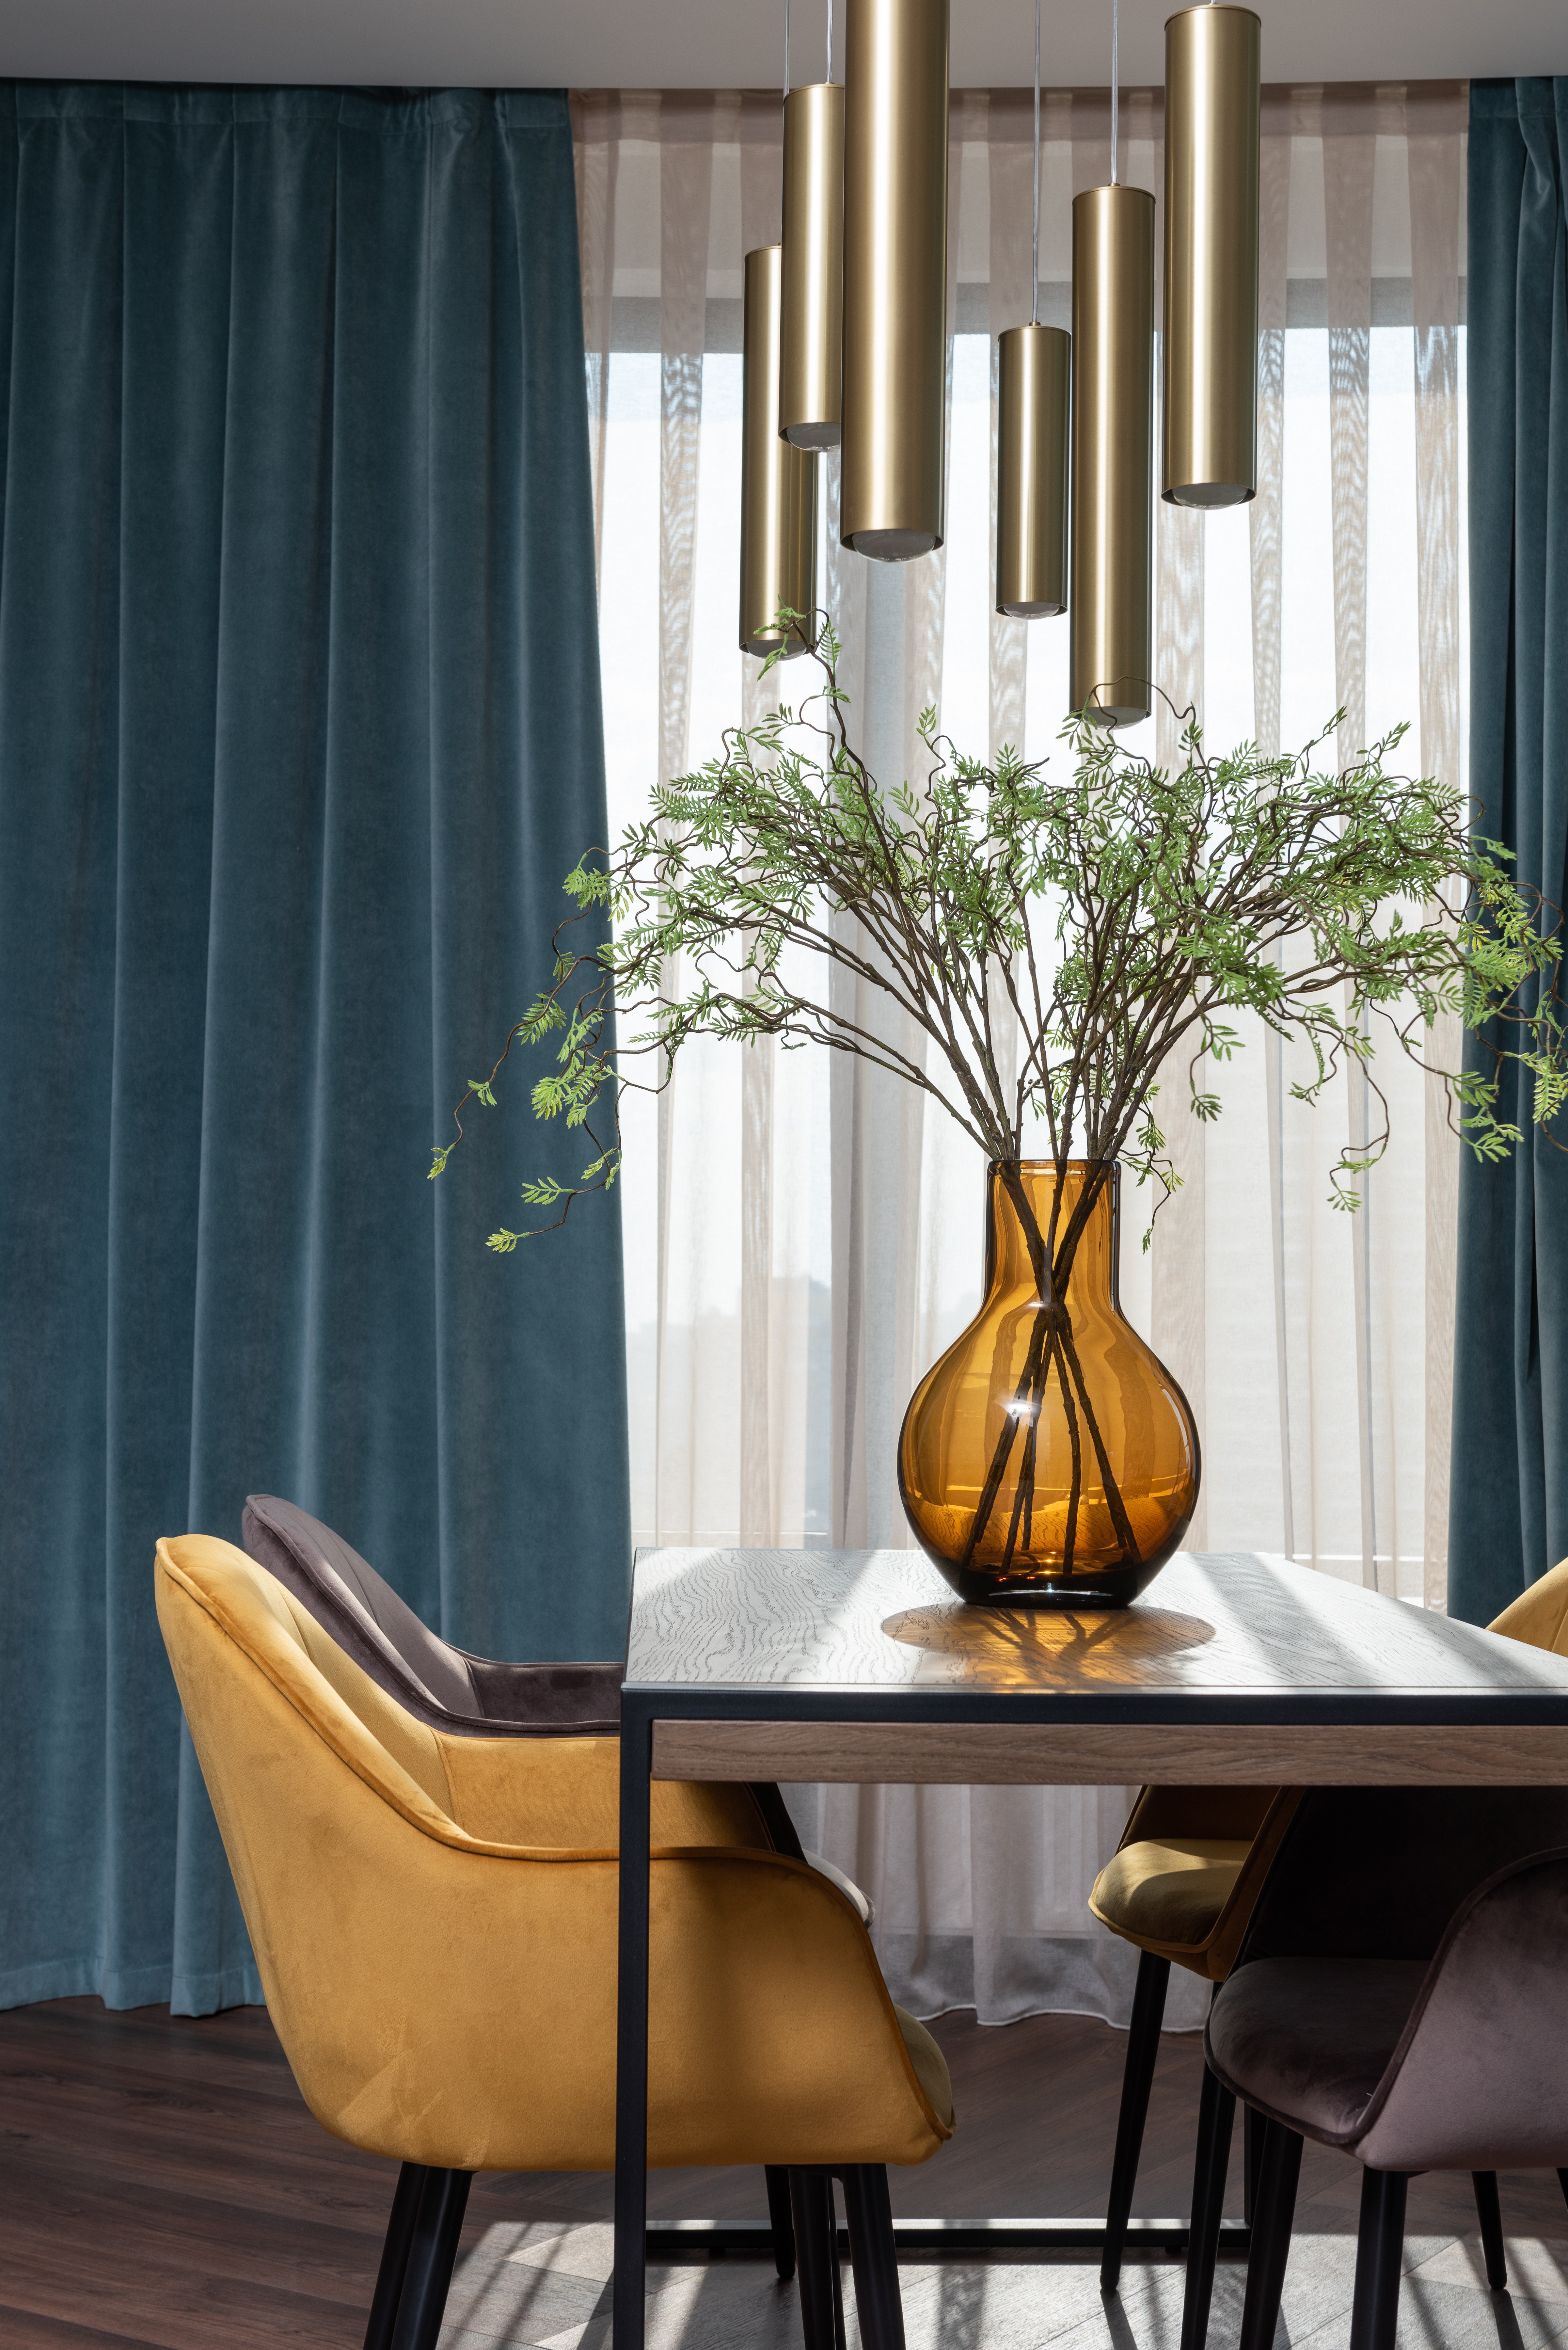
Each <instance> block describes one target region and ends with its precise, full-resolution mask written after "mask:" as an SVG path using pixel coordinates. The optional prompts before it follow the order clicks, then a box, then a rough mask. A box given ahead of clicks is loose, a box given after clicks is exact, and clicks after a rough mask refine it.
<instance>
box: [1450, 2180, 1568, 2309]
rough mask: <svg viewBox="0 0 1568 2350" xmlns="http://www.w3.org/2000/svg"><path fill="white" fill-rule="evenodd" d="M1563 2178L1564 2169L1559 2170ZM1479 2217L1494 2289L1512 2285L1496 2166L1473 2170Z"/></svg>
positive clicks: (1500, 2290) (1477, 2215)
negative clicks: (1503, 2234)
mask: <svg viewBox="0 0 1568 2350" xmlns="http://www.w3.org/2000/svg"><path fill="white" fill-rule="evenodd" d="M1557 2175H1558V2177H1559V2178H1561V2177H1562V2176H1563V2174H1562V2172H1561V2171H1559V2172H1558V2174H1557ZM1470 2185H1471V2186H1472V2187H1473V2188H1474V2189H1475V2191H1476V2218H1477V2219H1478V2220H1480V2240H1481V2251H1483V2252H1484V2253H1485V2254H1486V2281H1487V2282H1488V2284H1489V2285H1490V2287H1491V2289H1492V2291H1493V2293H1505V2292H1506V2291H1507V2289H1508V2254H1507V2253H1506V2252H1505V2251H1504V2250H1503V2246H1502V2205H1501V2203H1500V2202H1499V2200H1498V2195H1497V2173H1496V2171H1495V2170H1472V2171H1471V2173H1470Z"/></svg>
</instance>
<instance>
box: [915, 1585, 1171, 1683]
mask: <svg viewBox="0 0 1568 2350" xmlns="http://www.w3.org/2000/svg"><path fill="white" fill-rule="evenodd" d="M882 1629H883V1631H884V1632H885V1633H886V1634H887V1636H888V1638H889V1639H890V1640H897V1641H898V1642H900V1643H901V1644H902V1645H903V1646H904V1647H906V1648H919V1649H921V1650H923V1651H924V1655H923V1657H922V1659H921V1661H920V1664H919V1667H918V1669H917V1679H920V1680H941V1681H963V1680H970V1679H975V1680H983V1681H984V1682H985V1683H986V1684H987V1685H988V1686H989V1687H991V1688H1007V1687H1009V1686H1013V1687H1016V1688H1019V1689H1035V1688H1038V1687H1039V1686H1040V1684H1041V1682H1042V1681H1043V1680H1045V1681H1050V1682H1052V1683H1054V1684H1056V1685H1058V1686H1059V1685H1060V1684H1061V1683H1062V1682H1063V1681H1064V1680H1067V1681H1073V1680H1078V1681H1087V1682H1113V1681H1125V1680H1128V1679H1137V1680H1140V1681H1147V1678H1148V1676H1149V1674H1150V1672H1151V1670H1153V1671H1156V1672H1158V1668H1159V1667H1160V1666H1161V1665H1163V1664H1176V1663H1177V1662H1178V1660H1179V1659H1180V1658H1181V1657H1183V1656H1184V1655H1185V1654H1187V1653H1188V1652H1189V1650H1191V1649H1193V1648H1202V1647H1204V1646H1205V1644H1206V1643H1207V1642H1209V1641H1210V1640H1212V1638H1214V1627H1213V1625H1212V1624H1208V1623H1205V1621H1204V1619H1203V1618H1202V1617H1201V1616H1183V1615H1179V1614H1178V1613H1177V1612H1176V1610H1175V1609H1174V1608H1166V1607H1116V1608H1085V1609H1084V1610H1083V1611H1082V1612H1080V1611H1078V1610H1077V1609H1075V1608H1065V1607H1064V1608H1056V1609H1053V1610H1050V1611H1049V1612H1047V1611H1045V1610H1043V1609H1040V1608H1034V1607H987V1608H985V1609H983V1610H982V1609H979V1608H974V1607H969V1606H967V1605H966V1604H965V1603H964V1601H962V1600H961V1599H955V1600H953V1601H952V1602H951V1604H950V1605H947V1604H943V1603H941V1602H938V1603H937V1604H935V1605H934V1606H931V1607H904V1608H900V1609H899V1610H898V1614H897V1615H894V1616H888V1617H884V1619H883V1623H882Z"/></svg>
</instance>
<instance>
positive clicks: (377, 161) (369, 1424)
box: [0, 83, 628, 2012]
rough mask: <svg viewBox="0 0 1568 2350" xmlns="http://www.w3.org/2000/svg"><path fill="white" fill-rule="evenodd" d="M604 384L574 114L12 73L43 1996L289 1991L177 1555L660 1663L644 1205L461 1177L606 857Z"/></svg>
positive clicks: (26, 1184) (10, 904)
mask: <svg viewBox="0 0 1568 2350" xmlns="http://www.w3.org/2000/svg"><path fill="white" fill-rule="evenodd" d="M583 380H584V379H583V345H582V327H581V297H580V292H579V281H578V268H577V251H576V209H575V202H574V193H573V172H572V150H571V134H570V129H569V125H568V119H567V112H566V100H565V98H564V96H563V95H562V94H561V93H558V92H511V93H500V94H491V93H480V92H474V91H463V90H448V91H441V92H438V93H435V94H430V93H426V94H422V95H411V96H393V97H391V98H389V99H381V98H378V97H375V96H369V95H358V94H346V93H342V92H337V91H330V90H310V89H287V90H266V89H235V90H232V91H230V90H219V89H191V90H159V89H153V88H136V87H127V88H123V89H122V88H118V87H111V86H92V87H66V86H55V85H47V84H41V83H10V84H0V433H3V434H4V447H3V451H0V482H3V485H4V487H3V496H4V512H3V518H0V526H3V539H0V1466H3V1471H4V1475H3V1486H0V1706H3V1708H4V1730H3V1733H0V1837H3V1839H4V1863H3V1866H0V2002H5V2003H9V2004H15V2003H16V2002H21V2001H25V2000H31V1999H38V1998H44V1997H47V1996H53V1995H57V1994H62V1993H67V1992H78V1991H99V1992H101V1993H102V1995H103V1997H104V1998H105V1999H106V2000H107V2001H108V2002H109V2004H110V2005H111V2006H117V2007H118V2006H130V2005H134V2004H136V2003H138V2002H146V2001H152V2000H161V1999H167V1998H170V1997H171V1996H172V1999H173V2002H174V2005H175V2007H176V2008H177V2009H179V2010H182V2011H185V2012H205V2011H208V2010H211V2009H213V2008H214V2007H217V2006H221V2005H223V2004H225V2003H227V2002H234V2001H239V2000H244V1999H255V1998H256V1997H258V1996H259V1987H258V1984H257V1981H256V1978H255V1974H254V1966H253V1964H252V1961H251V1958H250V1952H249V1948H248V1945H247V1942H246V1939H245V1936H244V1929H243V1925H242V1923H241V1920H240V1918H239V1913H238V1909H237V1906H236V1904H235V1901H234V1894H233V1890H232V1887H231V1886H230V1882H229V1877H228V1872H227V1869H226V1866H225V1865H224V1862H223V1853H222V1849H221V1847H220V1846H219V1844H218V1841H217V1836H216V1832H215V1829H214V1826H213V1820H212V1816H211V1813H210V1811H209V1809H208V1806H207V1803H206V1798H205V1794H204V1792H203V1790H202V1785H201V1780H200V1774H199V1773H198V1772H197V1771H196V1769H195V1767H194V1763H193V1759H192V1753H191V1751H190V1747H189V1744H188V1742H186V1741H185V1740H184V1739H183V1738H182V1726H181V1721H180V1714H179V1708H178V1704H177V1701H176V1699H175V1694H174V1690H173V1685H172V1682H171V1678H170V1675H169V1671H168V1668H167V1665H166V1662H165V1659H164V1656H163V1651H162V1647H161V1641H160V1638H159V1634H158V1627H157V1622H156V1618H155V1616H154V1613H153V1594H152V1552H153V1544H154V1541H155V1539H156V1537H157V1536H158V1535H160V1534H168V1533H180V1532H182V1531H184V1530H185V1529H187V1528H195V1529H199V1530H201V1531H202V1532H205V1533H210V1534H222V1535H224V1536H227V1537H228V1538H229V1539H231V1540H237V1539H238V1535H239V1528H240V1513H241V1509H242V1506H243V1504H244V1496H245V1494H246V1492H249V1491H254V1490H257V1489H260V1490H269V1491H273V1492H280V1493H284V1494H287V1495H289V1496H291V1497H293V1498H294V1499H296V1500H297V1501H299V1502H301V1503H304V1504H305V1506H306V1508H308V1509H310V1510H313V1511H315V1512H317V1513H318V1514H319V1515H321V1516H322V1517H324V1518H326V1519H327V1520H328V1521H329V1523H332V1524H333V1525H335V1526H337V1528H339V1529H340V1530H341V1531H342V1532H343V1533H344V1534H347V1535H348V1538H349V1539H350V1540H351V1541H352V1542H353V1543H355V1544H357V1545H358V1548H359V1549H360V1550H361V1551H363V1552H364V1553H365V1555H367V1556H368V1557H369V1559H370V1560H371V1561H372V1562H373V1563H374V1564H375V1565H378V1566H379V1567H380V1568H382V1569H383V1571H384V1572H386V1573H387V1574H389V1575H390V1577H391V1578H392V1579H393V1580H394V1581H395V1582H396V1583H397V1584H398V1586H399V1587H400V1589H401V1590H402V1591H403V1592H404V1593H405V1594H406V1596H408V1597H409V1598H410V1600H411V1601H412V1603H413V1605H414V1606H415V1607H417V1608H419V1609H420V1611H421V1613H422V1614H424V1615H425V1616H426V1617H428V1618H429V1619H430V1620H431V1622H433V1623H436V1624H439V1625H440V1626H441V1628H442V1629H443V1630H444V1631H445V1632H446V1633H447V1634H448V1635H449V1636H451V1637H452V1638H456V1639H457V1640H458V1641H460V1642H461V1643H462V1645H464V1646H465V1647H469V1648H475V1649H477V1650H480V1651H482V1652H485V1653H489V1654H492V1655H498V1656H503V1657H518V1658H523V1657H532V1658H540V1659H553V1658H567V1657H574V1656H613V1655H616V1654H617V1653H618V1651H619V1650H620V1648H621V1647H622V1645H623V1641H624V1622H625V1612H624V1611H625V1600H626V1592H627V1586H628V1497H627V1471H626V1430H625V1399H624V1369H623V1335H622V1316H621V1284H620V1262H619V1235H618V1221H617V1216H616V1213H615V1211H614V1207H613V1205H612V1204H611V1203H609V1202H605V1201H595V1202H594V1203H593V1206H592V1210H591V1211H590V1212H588V1213H586V1214H580V1215H577V1216H575V1217H574V1218H573V1219H572V1221H571V1222H570V1224H569V1225H568V1226H567V1228H566V1231H565V1232H560V1233H557V1234H556V1235H555V1236H554V1237H553V1238H551V1239H550V1240H548V1241H540V1242H539V1243H536V1244H535V1245H533V1246H531V1247H529V1248H526V1249H524V1250H523V1251H520V1252H519V1253H518V1254H517V1255H516V1256H515V1257H513V1258H511V1259H507V1260H498V1259H496V1258H495V1257H493V1256H491V1255H490V1254H488V1253H486V1251H485V1249H484V1246H483V1238H484V1234H485V1232H488V1231H489V1230H491V1229H492V1228H493V1226H494V1225H495V1224H496V1223H497V1222H504V1221H513V1222H514V1221H515V1220H516V1208H517V1201H516V1188H517V1180H518V1178H519V1176H520V1175H521V1174H522V1173H524V1172H527V1171H531V1170H532V1169H533V1167H534V1165H535V1163H538V1164H539V1165H542V1166H549V1165H555V1166H556V1167H558V1168H559V1169H560V1170H561V1171H563V1172H565V1171H567V1170H571V1169H573V1168H575V1167H576V1165H578V1164H579V1163H580V1141H579V1139H578V1138H576V1137H574V1138H572V1139H571V1140H570V1142H569V1143H567V1142H565V1141H564V1139H563V1143H562V1144H561V1145H558V1146H552V1144H551V1143H550V1142H549V1141H548V1140H546V1141H545V1143H544V1144H541V1143H539V1142H538V1141H536V1140H535V1137H534V1134H533V1132H532V1131H531V1130H529V1121H528V1119H527V1117H526V1111H525V1107H524V1111H523V1114H522V1117H521V1118H520V1120H519V1121H517V1122H514V1123H513V1124H512V1125H511V1126H510V1127H509V1128H508V1127H506V1126H505V1125H504V1123H503V1122H502V1121H500V1120H498V1119H497V1118H489V1117H485V1118H481V1119H479V1120H478V1121H476V1122H475V1131H474V1133H473V1135H472V1139H471V1142H470V1144H469V1145H467V1146H465V1148H464V1150H463V1151H462V1152H461V1153H460V1154H459V1157H458V1159H456V1160H455V1161H454V1162H453V1166H452V1170H451V1172H450V1173H449V1174H448V1175H447V1176H446V1177H445V1178H444V1179H443V1180H441V1182H440V1183H439V1184H436V1185H433V1186H432V1185H431V1184H430V1183H429V1182H427V1180H426V1170H427V1168H428V1165H429V1159H430V1146H431V1141H432V1139H441V1138H444V1137H446V1136H448V1135H450V1133H451V1131H452V1128H451V1110H452V1103H453V1101H454V1100H455V1098H456V1096H457V1093H458V1092H459V1091H461V1089H462V1081H463V1080H464V1079H465V1078H466V1077H468V1076H471V1075H473V1074H476V1073H477V1072H478V1071H479V1070H480V1069H481V1068H482V1067H483V1068H488V1066H489V1063H490V1060H491V1058H493V1047H494V1046H495V1045H496V1044H497V1042H498V1038H499V1036H500V1035H501V1034H502V1033H504V1027H505V1024H506V1022H507V1021H508V1020H509V1019H510V1018H512V1017H513V1016H514V1014H515V1013H516V1011H517V1010H518V1009H519V1008H520V1007H521V1006H522V1005H523V1004H524V1002H525V1001H526V1000H527V999H528V998H529V997H530V996H531V994H532V993H533V992H534V990H535V988H536V986H537V985H538V983H539V982H540V979H541V976H542V974H543V973H544V972H546V971H547V968H548V957H549V948H550V937H551V932H552V930H553V928H554V926H555V924H556V921H557V920H559V919H560V917H561V914H562V912H563V910H566V899H564V898H563V896H562V892H561V880H562V877H563V876H564V875H565V874H566V872H567V871H568V869H569V868H571V866H572V865H573V864H574V863H575V862H576V858H577V857H578V855H579V854H580V852H581V851H582V849H583V848H584V847H587V845H589V844H590V843H592V842H594V841H597V840H601V839H602V838H603V837H604V823H605V801H604V777H603V752H602V740H601V728H600V716H599V697H598V669H597V626H596V618H595V595H594V576H593V533H592V515H591V506H590V493H589V481H588V459H587V423H586V415H585V404H584V397H583ZM520 1074H521V1073H520ZM517 1091H518V1093H519V1095H520V1096H521V1095H522V1094H523V1091H524V1088H523V1087H521V1086H519V1087H518V1088H517Z"/></svg>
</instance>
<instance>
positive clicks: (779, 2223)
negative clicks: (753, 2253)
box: [763, 2162, 794, 2284]
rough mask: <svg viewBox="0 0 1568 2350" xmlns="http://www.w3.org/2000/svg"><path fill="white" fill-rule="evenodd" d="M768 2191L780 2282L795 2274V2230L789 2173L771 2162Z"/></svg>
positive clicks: (768, 2174) (769, 2221)
mask: <svg viewBox="0 0 1568 2350" xmlns="http://www.w3.org/2000/svg"><path fill="white" fill-rule="evenodd" d="M763 2178H764V2179H765V2180H766V2181H767V2189H768V2225H769V2227H770V2228H771V2229H772V2230H773V2231H774V2268H775V2269H777V2271H778V2272H779V2282H780V2283H781V2284H788V2282H789V2281H790V2279H791V2277H792V2276H794V2225H793V2223H792V2221H791V2219H790V2208H789V2204H790V2193H789V2172H788V2171H787V2170H781V2169H780V2168H778V2166H777V2164H776V2163H772V2162H770V2163H769V2164H768V2166H767V2168H766V2169H765V2170H764V2171H763Z"/></svg>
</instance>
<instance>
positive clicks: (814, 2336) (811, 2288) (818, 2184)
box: [785, 2170, 844, 2350]
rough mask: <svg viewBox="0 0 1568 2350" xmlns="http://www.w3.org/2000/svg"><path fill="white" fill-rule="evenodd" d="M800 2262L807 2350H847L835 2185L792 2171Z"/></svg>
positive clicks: (819, 2173) (820, 2174)
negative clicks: (841, 2291)
mask: <svg viewBox="0 0 1568 2350" xmlns="http://www.w3.org/2000/svg"><path fill="white" fill-rule="evenodd" d="M785 2176H786V2177H787V2178H788V2180H789V2194H790V2204H791V2207H792V2210H793V2211H794V2246H795V2258H796V2260H797V2262H798V2263H799V2269H800V2324H801V2333H802V2334H803V2335H804V2337H805V2350H844V2303H843V2298H842V2295H841V2293H840V2292H839V2286H838V2230H837V2227H836V2222H835V2220H834V2214H833V2180H832V2178H830V2176H829V2175H828V2173H827V2172H826V2171H825V2170H791V2171H789V2172H787V2173H786V2174H785Z"/></svg>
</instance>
